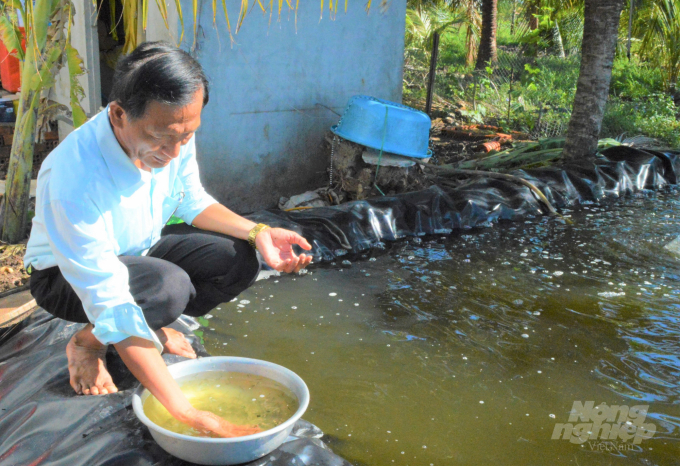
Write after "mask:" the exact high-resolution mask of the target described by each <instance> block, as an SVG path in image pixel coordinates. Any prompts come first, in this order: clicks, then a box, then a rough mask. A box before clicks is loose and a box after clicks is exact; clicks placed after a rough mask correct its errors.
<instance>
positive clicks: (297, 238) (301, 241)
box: [293, 233, 312, 251]
mask: <svg viewBox="0 0 680 466" xmlns="http://www.w3.org/2000/svg"><path fill="white" fill-rule="evenodd" d="M293 243H295V244H297V245H298V246H300V247H301V248H302V249H305V250H307V251H309V250H311V249H312V245H311V244H309V242H307V240H306V239H304V238H303V237H302V236H300V235H298V234H297V233H293Z"/></svg>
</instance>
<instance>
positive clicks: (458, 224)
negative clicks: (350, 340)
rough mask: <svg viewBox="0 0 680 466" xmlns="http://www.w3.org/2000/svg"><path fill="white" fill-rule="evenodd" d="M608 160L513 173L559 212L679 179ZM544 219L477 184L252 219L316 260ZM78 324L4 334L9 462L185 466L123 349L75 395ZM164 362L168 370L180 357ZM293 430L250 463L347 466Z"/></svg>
mask: <svg viewBox="0 0 680 466" xmlns="http://www.w3.org/2000/svg"><path fill="white" fill-rule="evenodd" d="M602 154H603V157H600V158H598V159H597V160H595V161H594V162H588V163H582V164H574V165H568V166H561V167H553V168H542V169H534V170H526V171H517V172H515V173H514V174H515V175H518V176H521V177H523V178H526V179H528V180H529V181H532V182H533V183H534V184H535V185H536V186H537V187H538V188H539V189H541V190H542V191H543V193H544V194H545V195H546V197H547V198H548V199H549V200H550V202H551V203H552V204H553V205H554V206H555V207H557V208H560V207H565V206H571V205H574V204H578V203H582V202H597V201H600V200H603V199H605V198H613V197H620V196H623V195H626V194H630V193H635V192H639V191H642V190H647V189H660V188H663V187H665V186H668V185H672V184H675V183H676V180H677V178H676V174H677V172H678V169H679V168H680V160H679V157H678V154H679V153H678V152H663V153H662V152H653V151H641V150H637V149H631V148H628V147H623V146H621V147H614V148H610V149H607V150H605V151H604V152H603V153H602ZM543 213H544V212H543V207H542V206H541V204H540V203H539V202H538V201H537V200H536V198H535V197H534V195H533V193H532V192H531V191H530V190H529V189H528V188H526V187H524V186H522V185H519V184H515V183H511V182H506V181H500V180H496V179H488V178H487V179H485V178H479V179H476V180H471V181H469V182H467V183H466V184H464V185H463V186H461V187H459V188H457V189H441V188H438V187H432V188H430V189H427V190H423V191H418V192H413V193H408V194H402V195H397V196H386V197H381V198H377V199H372V200H367V201H357V202H351V203H347V204H344V205H341V206H337V207H327V208H315V209H309V210H304V211H299V212H281V211H264V212H258V213H255V214H252V215H250V216H249V218H251V219H252V220H256V221H258V222H264V223H268V224H270V225H273V226H280V227H285V228H290V229H293V230H296V231H298V232H299V233H301V234H302V235H304V236H305V237H306V238H308V239H309V240H310V241H311V242H312V243H313V246H314V250H313V251H312V252H313V254H314V255H315V260H316V261H317V262H318V261H320V260H333V259H335V258H336V257H339V256H343V255H345V254H347V253H361V252H363V251H366V250H367V249H369V248H371V247H384V242H387V241H394V240H397V239H399V238H404V237H407V236H419V235H425V234H436V233H449V232H451V231H453V230H456V229H469V228H473V227H478V226H481V225H485V224H489V223H493V222H497V221H499V220H518V219H521V218H526V217H534V216H538V215H542V214H543ZM188 322H190V320H180V321H178V322H176V323H175V324H174V325H175V328H176V329H178V330H181V331H183V332H184V333H185V334H187V335H189V338H190V339H191V340H192V343H193V345H194V348H195V349H196V351H197V353H198V354H199V355H203V356H206V355H207V354H206V353H205V349H204V348H203V347H202V346H201V345H200V344H199V343H198V342H197V341H196V337H195V336H194V335H193V334H192V333H191V331H190V326H189V324H188ZM79 328H80V325H78V324H69V323H67V322H64V321H61V320H59V319H55V318H53V317H52V316H50V315H48V314H47V313H46V312H44V311H42V310H40V311H38V312H36V313H35V314H33V315H32V316H31V317H30V318H29V319H27V320H26V321H24V322H23V323H21V324H20V325H19V326H18V327H15V328H14V329H13V330H12V331H11V332H9V333H7V332H6V333H5V334H2V329H0V466H5V465H12V466H24V465H31V466H37V465H63V466H80V465H83V466H85V465H87V466H100V465H107V466H113V465H116V466H118V465H120V466H143V465H144V466H146V465H172V466H175V465H176V466H179V465H183V464H187V463H184V462H183V461H181V460H178V459H176V458H173V457H171V456H170V455H168V454H167V453H165V452H164V451H163V450H161V448H160V447H159V446H158V445H157V444H156V443H155V442H154V441H153V439H152V438H151V435H150V434H149V432H148V430H147V429H146V427H144V426H143V425H142V424H141V423H140V422H139V421H138V420H137V418H136V417H135V415H134V412H133V411H132V408H131V395H132V391H133V390H134V388H135V387H136V386H137V382H136V380H135V379H134V377H133V376H132V375H131V374H130V373H129V372H128V371H127V369H126V368H125V367H124V365H123V363H122V362H121V360H120V358H119V357H118V355H116V354H115V351H114V350H110V353H109V354H108V355H107V362H108V365H109V370H110V372H111V374H112V376H113V379H114V381H115V382H116V384H117V386H118V387H119V389H120V390H121V391H120V392H119V393H117V394H113V395H106V396H98V397H94V396H89V397H88V396H76V395H74V393H73V391H72V389H71V387H70V385H69V383H68V379H69V376H68V368H67V363H66V354H65V347H66V343H67V342H68V340H69V339H70V338H71V336H72V335H73V333H75V332H76V331H77V330H78V329H79ZM164 358H165V360H166V362H167V363H168V364H171V363H173V362H177V361H178V360H181V358H179V357H176V356H170V357H167V356H165V357H164ZM312 396H313V394H312ZM295 434H296V436H295V437H293V438H291V439H290V441H289V442H287V443H285V444H284V445H282V446H281V447H280V448H279V449H278V450H276V451H275V452H274V453H272V454H271V455H267V456H266V457H264V458H263V459H262V460H259V461H256V462H254V463H252V464H253V465H258V466H264V465H270V466H283V465H318V466H343V465H349V463H348V462H346V461H345V460H343V459H342V458H340V457H338V456H337V455H335V454H333V453H332V452H331V451H330V450H329V449H328V448H327V447H326V446H325V444H324V443H323V442H322V441H321V440H319V438H318V437H319V436H320V435H321V432H320V431H319V429H317V428H316V427H314V426H313V425H311V424H309V423H305V422H300V423H298V424H297V426H296V430H295Z"/></svg>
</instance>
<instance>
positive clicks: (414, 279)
mask: <svg viewBox="0 0 680 466" xmlns="http://www.w3.org/2000/svg"><path fill="white" fill-rule="evenodd" d="M679 208H680V194H679V193H678V191H674V192H670V193H668V192H667V193H659V194H646V195H641V196H638V197H633V198H628V199H624V200H620V201H617V202H615V203H613V204H609V205H607V206H597V205H585V206H580V207H578V208H577V209H575V210H567V211H565V212H564V213H565V214H566V215H568V216H570V217H571V219H572V220H573V222H574V224H573V225H568V224H566V223H565V222H564V221H561V220H556V219H552V218H536V219H530V220H527V221H526V222H515V223H505V224H501V225H495V226H494V227H492V228H482V229H476V230H473V231H467V232H463V233H459V234H453V235H450V236H446V237H442V236H433V237H423V238H411V239H408V240H404V241H402V242H398V243H395V244H392V245H391V246H390V247H389V248H388V250H386V251H382V252H381V253H380V254H381V255H380V256H379V257H366V256H364V257H357V258H352V260H351V261H350V262H347V261H345V262H344V264H343V262H342V261H341V260H338V261H337V263H336V264H335V265H334V266H332V265H324V266H323V267H317V268H315V269H313V270H312V272H310V273H308V274H307V275H304V276H281V277H278V278H270V279H269V280H262V281H260V282H258V283H257V284H256V285H255V286H253V287H252V288H251V289H250V290H248V291H247V292H246V293H244V294H242V295H241V296H239V298H238V299H237V300H236V301H235V302H231V303H226V304H224V305H222V306H219V307H218V308H217V309H215V310H214V311H213V312H212V313H211V314H210V315H209V316H208V319H207V320H206V319H202V323H203V324H204V327H205V328H203V329H201V330H203V332H204V340H205V346H206V348H207V350H208V351H209V352H210V353H211V354H213V355H237V356H246V357H253V358H258V359H265V360H268V361H273V362H276V363H278V364H281V365H283V366H286V367H288V368H290V369H291V370H293V371H295V372H296V373H298V374H299V375H300V376H301V377H302V378H303V379H304V380H305V381H306V382H307V384H308V386H309V389H310V392H311V403H310V407H309V410H308V411H307V413H306V414H305V416H304V418H305V419H307V420H309V421H310V422H312V423H314V424H316V425H318V426H319V427H320V428H321V429H323V430H324V432H326V434H327V437H325V438H324V440H326V441H327V443H328V444H329V445H330V446H331V448H332V449H333V450H334V451H335V452H336V453H338V454H339V455H341V456H343V457H345V458H346V459H347V460H349V461H350V462H352V463H353V464H355V465H386V464H396V465H450V464H460V465H484V464H492V463H493V464H499V465H549V464H574V465H612V464H615V465H652V464H659V465H666V464H676V463H677V462H678V439H680V434H679V432H678V428H679V427H680V396H679V395H680V385H679V381H680V359H679V358H680V320H679V319H678V312H679V309H680V307H679V305H678V303H679V297H680V283H679V281H680V259H676V258H675V257H674V256H672V255H670V254H669V253H668V251H667V250H665V249H664V248H663V246H664V245H665V244H667V243H668V242H670V241H671V240H673V239H674V238H675V237H676V236H678V235H680V217H678V215H677V214H678V213H679V210H678V209H679ZM373 254H375V252H373ZM341 259H346V257H343V258H341ZM589 401H590V402H593V403H594V405H596V406H597V405H600V404H601V403H606V404H607V405H609V406H611V405H615V406H620V407H629V408H631V409H630V415H629V417H628V419H630V418H631V417H634V416H633V414H632V413H635V412H636V409H637V410H638V411H640V410H642V411H643V412H644V411H646V413H644V414H643V415H642V418H640V417H638V419H644V423H645V424H647V425H648V426H649V425H650V424H651V425H653V426H654V427H655V429H656V432H655V433H654V434H653V437H652V438H650V439H644V438H640V439H638V441H637V444H633V440H632V439H630V440H627V441H626V442H623V440H622V437H617V436H616V435H614V439H613V440H608V439H606V442H603V441H601V440H597V439H596V440H590V441H588V442H585V443H580V444H579V443H573V442H572V441H570V440H569V438H570V437H569V435H568V434H567V439H566V440H565V439H562V438H561V437H560V438H559V439H555V440H554V439H552V438H551V437H552V435H553V432H554V430H555V426H556V424H566V423H568V422H569V417H570V413H571V412H572V409H573V408H574V407H575V406H576V407H577V408H578V407H579V406H580V405H584V406H585V408H584V410H582V412H581V414H582V415H583V412H586V414H585V419H581V420H577V421H575V422H572V424H573V425H574V426H576V425H577V424H581V423H585V422H586V421H588V422H592V417H591V418H590V420H589V418H588V416H587V414H588V412H587V411H588V406H589V405H588V404H587V402H589ZM575 403H578V404H576V405H575ZM635 406H638V408H633V407H635ZM591 414H592V413H591ZM624 416H625V413H624ZM605 417H606V416H605ZM602 422H605V423H606V422H609V421H607V420H604V421H602ZM611 424H612V422H609V424H608V428H609V427H611ZM585 430H587V429H585ZM628 432H630V431H628ZM571 438H572V439H573V438H575V437H571Z"/></svg>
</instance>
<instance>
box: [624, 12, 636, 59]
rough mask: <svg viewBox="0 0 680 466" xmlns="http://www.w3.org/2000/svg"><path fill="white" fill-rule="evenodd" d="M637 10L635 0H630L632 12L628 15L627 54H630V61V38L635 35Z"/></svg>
mask: <svg viewBox="0 0 680 466" xmlns="http://www.w3.org/2000/svg"><path fill="white" fill-rule="evenodd" d="M634 11H635V0H630V14H629V15H628V50H627V51H626V55H627V56H628V61H630V40H631V36H632V35H633V14H634Z"/></svg>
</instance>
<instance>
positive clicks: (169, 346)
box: [156, 327, 196, 359]
mask: <svg viewBox="0 0 680 466" xmlns="http://www.w3.org/2000/svg"><path fill="white" fill-rule="evenodd" d="M156 335H158V339H159V340H160V341H161V344H162V345H163V350H165V352H166V353H169V354H176V355H178V356H184V357H185V358H189V359H196V352H195V351H194V349H193V348H192V347H191V343H189V340H187V339H186V338H185V337H184V334H183V333H182V332H178V331H177V330H174V329H171V328H168V327H163V328H162V329H160V330H156Z"/></svg>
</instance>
